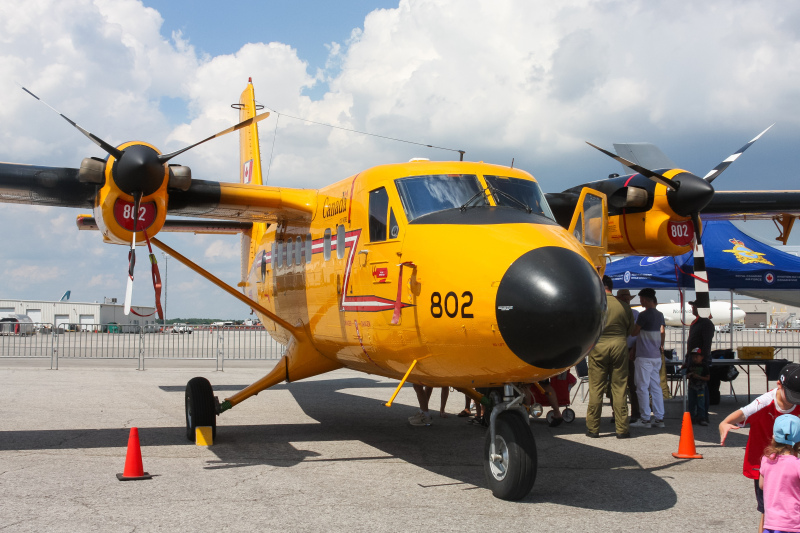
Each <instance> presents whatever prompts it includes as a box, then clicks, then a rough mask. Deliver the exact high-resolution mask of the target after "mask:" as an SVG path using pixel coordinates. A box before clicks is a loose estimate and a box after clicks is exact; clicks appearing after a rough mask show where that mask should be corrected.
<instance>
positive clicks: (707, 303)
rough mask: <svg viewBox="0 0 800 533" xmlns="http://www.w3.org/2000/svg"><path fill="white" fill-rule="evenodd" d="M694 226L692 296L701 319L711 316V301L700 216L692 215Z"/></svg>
mask: <svg viewBox="0 0 800 533" xmlns="http://www.w3.org/2000/svg"><path fill="white" fill-rule="evenodd" d="M692 224H694V237H695V249H694V296H695V302H696V303H697V314H699V315H700V316H701V317H703V318H708V317H709V316H710V315H711V300H710V298H709V297H708V272H707V271H706V258H705V253H704V252H703V243H702V241H701V240H700V215H699V214H698V213H692Z"/></svg>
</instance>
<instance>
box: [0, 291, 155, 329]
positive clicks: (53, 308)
mask: <svg viewBox="0 0 800 533" xmlns="http://www.w3.org/2000/svg"><path fill="white" fill-rule="evenodd" d="M133 309H134V310H135V311H136V312H137V313H139V314H141V315H150V316H146V317H139V316H136V315H134V314H133V313H131V314H130V315H128V316H125V313H124V312H123V305H122V304H119V303H117V299H116V298H106V302H105V303H97V302H94V303H80V302H70V301H63V302H49V301H44V300H4V299H0V318H2V317H5V316H6V315H8V314H12V313H13V314H19V315H28V316H29V317H31V320H32V321H33V322H34V323H41V324H54V325H55V327H56V328H58V327H60V326H63V327H64V328H67V327H68V326H69V324H75V325H80V326H81V329H90V330H94V329H100V327H99V325H100V324H110V323H116V324H121V325H128V324H135V325H141V326H144V325H146V324H156V323H157V321H158V317H157V316H156V315H155V314H152V313H154V311H155V307H144V306H139V305H134V306H133Z"/></svg>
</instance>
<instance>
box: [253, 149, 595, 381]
mask: <svg viewBox="0 0 800 533" xmlns="http://www.w3.org/2000/svg"><path fill="white" fill-rule="evenodd" d="M464 174H468V175H475V176H477V178H478V180H479V181H480V184H481V187H486V182H485V180H484V177H483V176H484V175H486V174H490V175H496V176H504V177H509V178H518V179H525V180H533V178H532V176H530V175H529V174H527V173H525V172H523V171H520V170H516V169H510V168H508V167H499V166H494V165H487V164H483V163H462V162H441V163H434V162H412V163H407V164H397V165H386V166H380V167H375V168H372V169H369V170H367V171H365V172H362V173H360V174H358V175H356V176H353V177H350V178H347V179H345V180H342V181H340V182H338V183H335V184H333V185H331V186H329V187H325V188H324V189H321V190H319V191H318V193H317V205H316V208H315V210H314V214H313V217H312V218H311V220H309V221H303V222H297V221H294V222H292V221H284V222H280V223H278V224H273V225H270V226H269V227H268V228H266V230H265V231H263V233H262V232H260V231H258V230H254V232H253V234H254V238H257V237H256V236H257V235H259V233H261V234H262V236H261V237H260V238H258V240H257V241H256V246H254V247H253V250H254V251H255V253H254V256H253V257H251V260H250V269H249V274H248V278H247V282H246V284H245V286H246V289H245V292H246V293H247V294H248V295H249V296H250V297H251V298H253V299H254V300H257V301H258V302H259V303H260V304H262V305H263V306H264V307H265V308H267V309H269V310H270V311H273V312H274V313H276V314H277V315H278V316H280V317H282V318H284V319H285V320H286V321H287V322H288V323H290V324H292V325H296V326H301V325H303V326H307V331H308V332H309V336H310V339H311V344H312V345H313V348H314V349H315V350H316V351H318V352H319V354H321V355H322V356H323V357H324V358H326V359H329V360H331V361H335V362H337V363H338V364H341V365H342V366H346V367H348V368H352V369H355V370H359V371H363V372H366V373H371V374H378V375H382V376H387V377H391V378H397V379H399V378H401V377H402V376H403V375H404V374H405V372H406V371H407V370H408V368H409V366H410V365H411V363H412V362H413V361H414V360H417V361H418V363H417V365H416V367H415V368H414V371H413V372H412V374H411V376H410V377H409V380H410V381H412V382H416V383H424V384H428V385H433V386H444V385H450V386H461V387H482V386H483V387H485V386H491V385H499V384H502V383H508V382H532V381H537V380H540V379H544V378H546V377H549V376H551V375H555V374H557V373H559V372H561V371H563V370H564V369H565V368H569V367H570V366H572V365H573V364H575V363H576V362H577V361H578V360H579V359H580V358H581V357H583V356H584V355H585V353H586V352H587V351H588V350H589V349H590V348H591V345H593V344H594V341H595V340H596V338H597V335H598V334H599V328H600V325H601V324H602V322H601V321H602V319H603V313H604V310H605V299H604V296H601V295H602V294H603V292H602V287H601V285H600V281H599V278H598V276H597V274H596V272H595V271H594V267H593V266H592V264H591V262H590V259H589V257H588V255H587V254H586V252H585V251H584V250H583V248H582V246H581V245H580V244H579V243H578V242H577V241H576V240H575V239H574V238H573V237H572V236H571V235H569V234H568V232H567V231H566V230H565V229H564V228H562V227H560V226H558V225H557V224H555V223H554V222H552V221H551V220H549V219H547V218H546V217H544V216H537V215H530V214H528V213H525V212H524V211H523V210H521V209H519V208H516V207H498V206H496V205H495V203H494V201H493V200H492V199H491V195H489V197H490V198H489V200H488V201H487V204H488V205H484V206H482V207H467V208H465V209H462V210H459V209H452V210H450V211H448V212H447V213H445V215H446V216H444V217H442V216H436V217H434V216H429V217H418V218H416V219H415V220H413V221H411V222H409V220H408V216H407V208H408V206H404V205H403V202H402V201H401V197H400V194H399V193H398V188H397V187H396V186H395V180H396V179H398V178H405V177H409V176H428V175H438V176H446V175H464ZM381 189H383V191H381ZM371 195H372V200H371ZM377 196H381V197H382V198H383V200H381V199H377V200H376V197H377ZM387 200H388V210H389V211H388V214H387V211H386V208H383V218H384V220H383V221H380V220H376V219H375V217H374V216H373V220H372V223H373V227H372V228H371V227H370V221H371V219H370V214H371V213H370V201H373V202H376V201H377V202H381V201H382V202H384V203H385V202H386V201H387ZM380 205H384V204H380ZM374 211H375V207H374V205H373V213H372V214H373V215H374ZM377 218H378V219H380V218H381V216H380V215H379V216H378V217H377ZM382 225H383V227H382ZM371 229H372V232H371ZM536 250H539V252H537V251H536ZM540 252H541V253H540ZM526 254H528V255H527V256H526ZM523 256H525V258H523ZM562 257H563V258H564V259H563V260H562V259H561V258H562ZM562 262H563V263H568V264H552V263H562ZM547 263H551V264H547ZM512 265H515V266H514V268H511V267H512ZM573 271H574V272H577V273H572V274H570V273H571V272H573ZM552 276H555V278H552ZM558 276H562V277H561V278H559V277H558ZM565 276H566V277H565ZM506 278H508V279H509V281H504V280H505V279H506ZM511 278H513V279H511ZM528 278H530V280H528ZM551 278H552V279H551ZM591 278H594V279H591ZM518 283H523V284H528V285H531V286H532V287H533V288H532V289H531V291H532V292H530V294H532V295H533V296H532V297H531V298H530V300H534V301H531V302H530V305H529V307H530V308H527V307H526V306H528V303H526V301H525V300H524V298H523V301H522V302H518V303H515V304H513V305H504V304H503V301H501V299H502V298H506V299H507V298H512V299H513V298H517V297H522V296H521V295H522V294H524V293H525V290H526V289H523V290H522V291H518V290H516V288H515V287H516V285H512V284H518ZM501 285H503V286H504V288H503V289H502V290H501V291H500V292H501V293H503V294H505V296H502V295H501V296H502V297H501V298H499V297H498V290H499V289H500V287H501ZM572 287H575V288H576V289H575V290H572ZM398 288H399V289H398ZM575 291H579V292H582V293H584V294H576V293H575ZM601 298H602V301H601ZM564 300H567V301H564ZM554 306H555V307H554ZM523 307H525V310H523ZM559 314H560V315H561V316H555V315H559ZM498 317H500V318H499V319H498ZM261 319H262V322H263V323H264V324H265V326H266V327H267V329H269V330H270V332H271V334H272V335H273V336H274V337H275V338H276V339H278V340H279V341H281V342H284V343H287V344H288V343H289V341H290V334H289V332H287V331H286V330H285V329H283V328H280V327H279V326H276V325H275V324H274V323H273V322H271V321H270V320H268V319H266V317H263V316H262V317H261ZM528 336H529V343H530V346H527V345H526V343H527V342H528V340H527V337H528ZM509 343H510V344H511V345H512V346H509ZM540 348H541V349H540ZM537 350H539V351H537ZM522 352H524V353H523V355H522V356H520V355H519V354H520V353H522ZM545 352H546V353H545ZM524 359H527V360H524Z"/></svg>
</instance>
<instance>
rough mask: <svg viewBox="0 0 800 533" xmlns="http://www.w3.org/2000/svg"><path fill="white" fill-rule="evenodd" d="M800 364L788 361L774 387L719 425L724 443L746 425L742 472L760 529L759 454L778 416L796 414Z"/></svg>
mask: <svg viewBox="0 0 800 533" xmlns="http://www.w3.org/2000/svg"><path fill="white" fill-rule="evenodd" d="M799 403H800V365H798V364H797V363H791V364H788V365H786V366H785V367H783V370H781V376H780V378H778V386H777V387H775V388H774V389H772V390H771V391H769V392H767V393H765V394H762V395H761V396H759V397H758V398H756V399H755V400H753V402H752V403H750V404H748V405H746V406H745V407H743V408H741V409H738V410H736V411H734V412H733V413H731V414H730V415H728V417H727V418H725V420H723V421H722V422H720V424H719V439H720V440H719V443H720V444H721V445H722V446H724V445H725V438H726V437H727V436H728V432H729V431H730V430H732V429H739V428H742V427H744V426H745V425H747V424H750V434H749V435H748V437H747V448H746V449H745V452H744V465H743V467H742V474H744V476H745V477H747V478H750V479H752V480H754V484H755V491H756V502H757V506H756V509H758V512H760V513H761V527H759V531H763V530H764V492H763V491H762V489H760V488H759V486H758V476H759V474H760V472H759V471H760V468H761V457H762V455H764V448H766V447H767V445H768V444H769V443H770V442H771V441H772V426H773V424H774V422H775V419H776V418H778V417H779V416H781V415H788V414H792V415H795V416H797V415H800V406H798V405H797V404H799Z"/></svg>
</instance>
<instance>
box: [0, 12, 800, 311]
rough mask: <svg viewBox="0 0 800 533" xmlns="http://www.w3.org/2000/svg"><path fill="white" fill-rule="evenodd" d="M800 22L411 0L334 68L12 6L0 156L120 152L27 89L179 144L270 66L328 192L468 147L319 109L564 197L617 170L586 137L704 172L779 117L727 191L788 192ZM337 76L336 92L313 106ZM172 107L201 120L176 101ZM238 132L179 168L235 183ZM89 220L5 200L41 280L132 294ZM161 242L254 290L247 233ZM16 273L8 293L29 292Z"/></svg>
mask: <svg viewBox="0 0 800 533" xmlns="http://www.w3.org/2000/svg"><path fill="white" fill-rule="evenodd" d="M799 23H800V6H798V5H795V4H792V3H786V2H778V1H777V0H766V1H763V2H758V3H755V2H738V3H730V2H724V1H722V0H716V1H709V2H695V3H689V2H678V3H675V2H673V3H669V2H648V1H646V0H625V1H615V2H608V1H605V0H564V1H561V2H544V1H539V0H536V1H528V0H510V1H507V2H495V3H487V2H481V1H479V0H400V1H399V3H398V6H397V8H395V9H381V10H375V11H374V12H372V13H370V14H369V15H367V16H366V18H365V19H364V20H363V21H356V23H355V25H357V26H358V27H356V28H354V31H353V32H352V34H351V35H350V38H349V39H348V40H347V41H345V42H342V43H329V44H328V47H329V51H330V55H329V60H328V62H327V64H326V67H325V69H324V70H322V71H317V72H309V67H308V64H307V63H306V62H305V61H304V60H303V58H301V57H298V54H297V50H296V49H295V48H294V47H293V46H292V43H277V42H270V43H248V44H244V43H243V44H242V46H241V47H240V48H239V49H238V50H237V51H236V52H235V53H232V54H228V55H220V56H201V55H199V54H198V53H197V52H196V50H195V48H194V46H193V44H192V43H193V40H197V39H200V36H193V35H181V34H178V33H176V34H172V35H164V34H163V31H162V19H161V16H160V15H159V14H158V12H157V11H155V10H153V9H151V8H147V7H145V6H144V5H143V4H142V2H141V1H139V0H95V1H90V0H59V1H56V0H25V2H24V3H23V2H22V0H6V1H4V2H2V3H0V91H1V92H2V95H3V99H2V101H0V102H1V103H0V124H2V126H0V160H3V161H14V162H21V163H35V164H44V165H53V166H70V167H75V166H77V165H78V164H79V163H80V160H81V159H82V158H83V157H86V156H90V155H94V156H104V155H105V154H103V153H102V151H101V150H99V149H98V148H97V147H96V146H95V145H94V144H92V143H91V142H89V141H87V140H86V139H85V138H84V137H82V136H81V135H80V134H79V133H78V132H77V131H75V130H74V129H73V128H72V127H71V126H70V125H69V124H67V123H66V122H65V121H64V120H62V119H61V118H60V117H58V116H57V115H55V114H54V113H52V111H50V110H48V109H47V108H45V107H44V106H42V105H41V103H39V102H36V101H35V100H34V99H32V98H31V97H30V96H28V95H27V94H25V93H23V92H22V91H21V90H19V88H18V87H16V86H15V85H14V84H13V81H14V80H18V81H20V82H22V83H23V84H25V85H26V86H29V87H30V88H31V90H33V92H35V93H37V94H38V95H39V96H41V97H42V98H44V99H45V100H46V101H48V102H49V103H50V104H51V105H53V106H55V107H56V108H57V109H59V110H60V111H61V112H63V113H65V114H66V115H67V116H69V117H70V118H72V119H73V120H76V121H77V122H78V123H79V124H81V125H82V126H83V127H85V128H86V129H88V130H89V131H92V132H93V133H95V134H97V135H99V136H100V137H102V138H103V139H105V140H107V141H109V142H111V143H112V144H113V143H121V142H124V141H128V140H132V139H139V140H147V141H149V142H152V143H153V144H155V145H156V146H158V147H159V148H161V149H162V150H163V151H172V150H175V149H178V148H181V147H183V146H186V145H188V144H191V143H193V142H196V141H198V140H200V139H202V138H205V137H206V136H208V135H210V134H213V133H215V132H217V131H220V130H222V129H224V128H227V127H229V126H230V125H232V124H233V123H235V122H236V120H237V119H238V114H237V113H236V112H235V111H234V110H232V109H231V108H230V104H231V103H233V102H235V101H237V100H238V96H239V94H240V92H241V91H242V89H243V88H244V86H245V83H246V81H247V79H248V78H249V77H252V78H253V80H254V83H255V88H256V98H257V100H258V101H259V102H260V103H262V104H264V105H266V106H268V107H269V108H270V109H272V110H274V111H277V113H273V115H272V116H271V117H270V118H269V119H268V120H266V121H264V122H262V123H261V126H260V136H261V149H262V161H263V165H264V169H265V171H266V169H267V168H269V172H270V178H269V180H270V184H274V185H283V186H303V187H318V186H322V185H324V184H326V183H330V182H333V181H337V180H339V179H343V178H345V177H347V176H349V175H352V174H355V173H357V172H359V171H361V170H363V169H364V168H367V167H369V166H372V165H376V164H382V163H387V162H398V161H405V160H408V159H409V158H411V157H418V156H423V157H430V158H432V159H451V158H456V157H457V155H458V154H455V153H453V152H445V151H438V150H431V149H427V148H424V147H420V146H416V145H412V144H406V143H396V142H392V141H388V140H386V139H379V138H375V137H370V136H365V135H359V134H356V133H351V132H346V131H343V130H341V129H330V128H326V127H324V126H319V125H316V124H311V123H308V122H303V121H299V120H296V119H294V118H291V117H302V118H304V119H308V120H310V121H315V122H322V123H326V124H332V125H335V126H338V127H341V128H349V129H355V130H359V131H369V132H373V133H375V134H379V135H383V136H387V137H395V138H401V139H406V140H411V141H417V142H422V143H424V144H433V145H436V146H442V147H447V148H455V149H464V150H467V159H471V160H485V161H488V162H493V163H502V164H508V163H510V162H511V159H512V157H513V158H515V159H516V166H521V167H523V168H525V169H527V170H530V171H532V173H533V174H534V175H536V176H537V177H539V178H540V179H541V181H542V182H543V185H544V188H545V190H548V191H558V190H562V189H565V188H567V187H571V186H573V185H576V184H578V183H581V182H582V181H586V180H589V179H597V178H599V177H602V176H604V175H605V174H607V173H608V172H609V171H617V170H618V169H617V166H616V164H615V163H613V162H611V161H609V160H606V159H605V158H604V157H603V156H601V155H599V154H596V153H594V152H592V151H591V149H589V148H587V147H586V145H585V144H584V141H585V140H591V141H593V142H596V143H599V144H601V145H604V146H606V147H610V146H611V143H613V142H624V141H651V142H656V143H658V144H659V145H660V146H661V147H662V148H664V149H665V151H666V152H667V153H668V154H669V155H670V156H671V157H672V158H673V159H675V160H676V161H678V162H679V164H682V166H685V167H686V168H689V169H690V170H694V171H695V172H705V171H706V170H708V169H709V168H711V167H713V166H714V165H716V164H717V163H718V162H719V161H721V160H722V159H723V158H724V157H726V156H727V155H729V154H730V153H732V152H733V151H735V149H736V148H738V147H739V146H741V145H742V144H744V142H746V141H747V140H749V139H750V138H752V136H753V135H755V134H756V133H758V132H759V131H761V130H762V129H763V128H764V127H766V126H767V125H768V124H770V123H771V122H774V121H776V120H779V121H780V123H779V125H778V126H777V127H776V128H775V129H774V132H770V134H769V137H765V139H764V140H762V141H760V144H766V145H767V146H769V145H772V146H775V147H777V148H774V149H773V152H770V153H771V154H773V155H772V156H771V157H764V156H763V155H762V157H760V158H759V157H757V156H755V154H752V155H751V154H750V153H748V154H747V155H746V156H745V157H743V158H742V159H741V162H738V161H737V164H736V165H734V166H733V167H731V170H730V171H728V173H726V176H725V178H724V180H722V179H721V180H718V181H717V182H715V186H716V185H717V184H718V183H719V184H720V186H722V187H726V186H728V187H730V186H738V187H740V188H745V187H747V186H748V185H751V184H750V182H749V181H748V178H749V177H750V176H752V175H753V174H754V173H755V172H758V173H759V175H760V174H761V173H764V174H770V175H771V176H775V177H774V178H773V179H774V180H775V181H776V183H775V187H774V188H781V187H793V186H794V185H791V184H790V183H788V182H784V183H782V182H780V180H781V179H783V180H788V179H789V178H788V177H784V174H785V172H779V171H778V170H779V168H781V169H785V168H795V167H796V166H797V162H796V161H794V160H793V159H791V157H795V158H796V157H797V156H792V155H791V154H789V151H790V150H791V152H792V154H793V153H794V152H795V151H796V150H794V149H793V148H790V147H793V146H795V145H796V139H797V130H798V127H799V126H800V110H798V108H797V106H796V101H797V97H798V92H800V89H798V87H800V65H799V64H798V63H797V61H796V59H795V58H796V57H797V56H798V52H800V36H799V35H798V32H797V29H796V28H797V27H799V26H798V24H799ZM321 87H323V88H325V87H326V88H327V90H326V91H318V92H321V93H322V94H321V96H319V97H315V98H314V99H312V98H310V97H308V96H306V92H307V90H308V89H310V88H316V89H318V90H319V89H320V88H321ZM172 101H179V102H181V104H182V105H183V107H184V108H185V109H186V110H187V115H186V116H185V117H182V118H181V119H180V120H177V121H176V119H175V116H174V114H172V113H168V112H167V111H166V110H165V109H166V107H167V106H168V105H169V102H172ZM237 142H238V139H237V136H236V135H229V136H227V137H224V138H222V139H217V140H214V141H212V142H209V143H206V144H204V145H203V146H202V147H199V148H197V149H195V150H192V151H190V152H187V153H186V154H183V155H182V156H180V158H178V159H179V160H176V161H175V162H177V163H181V164H186V165H189V166H191V167H192V170H193V175H194V177H195V178H199V179H210V180H223V181H236V180H238V175H239V170H238V166H239V162H238V146H237ZM759 146H760V145H759ZM273 147H274V157H273V158H272V161H271V164H270V154H271V153H272V151H273ZM756 150H768V149H767V148H763V149H762V148H757V149H753V151H754V152H755V151H756ZM764 153H767V152H762V154H764ZM749 159H752V160H753V162H752V163H751V162H750V161H748V160H749ZM748 165H754V166H748ZM776 165H779V166H776ZM61 213H67V214H61ZM76 213H77V212H76V211H75V210H68V211H59V210H57V209H52V208H44V209H35V210H31V209H29V208H25V207H17V206H3V208H2V211H0V220H2V221H3V223H4V227H6V228H15V229H16V228H20V229H19V231H16V230H15V231H13V232H8V230H7V231H6V234H7V241H4V243H5V244H6V246H4V256H5V257H4V258H3V264H5V265H8V261H12V262H13V261H14V260H15V258H19V259H17V260H22V259H24V260H25V261H28V260H30V259H33V258H40V260H41V266H39V267H36V268H38V269H39V270H34V272H38V273H39V275H40V277H47V276H44V275H43V274H42V273H43V272H47V273H52V270H48V269H51V268H53V267H50V266H49V265H47V266H46V265H45V263H46V261H45V259H42V258H45V257H47V258H53V259H47V260H48V261H49V260H53V261H58V263H59V272H60V273H59V277H60V280H59V283H61V285H63V284H64V283H65V282H66V281H65V278H67V277H68V276H73V278H72V279H74V280H75V281H73V282H72V283H78V282H79V280H83V281H80V282H82V283H85V284H86V292H87V293H88V294H90V296H89V297H87V299H98V298H100V297H102V296H104V295H107V294H106V293H107V292H109V291H117V295H118V296H121V295H122V294H123V291H124V281H125V278H124V273H125V270H126V268H127V259H126V256H127V252H126V250H125V248H124V247H121V246H114V247H109V246H104V245H101V244H100V242H101V240H100V238H99V236H98V235H97V234H89V233H88V232H80V234H79V233H78V232H77V231H75V230H74V216H75V214H76ZM26 228H27V229H26ZM29 230H32V231H29ZM164 240H166V241H168V242H170V243H176V242H177V243H178V244H179V245H180V250H179V251H184V252H186V254H187V255H189V256H191V257H195V258H203V259H204V260H206V261H209V262H212V263H214V266H215V268H216V269H218V270H219V271H220V272H223V273H225V274H224V275H225V276H227V277H226V280H227V281H229V282H231V283H234V284H235V283H236V282H237V281H238V280H237V279H236V278H237V277H238V272H239V269H238V265H237V263H238V257H239V253H238V239H237V238H235V237H232V238H227V237H226V238H221V239H219V240H213V241H211V240H203V239H198V238H196V237H187V236H175V235H170V236H166V237H164ZM140 250H141V249H140ZM139 256H140V261H139V265H138V268H137V294H143V292H142V291H139V290H138V287H139V286H140V280H147V278H148V277H149V273H148V272H147V269H148V263H147V261H146V259H145V258H146V253H145V252H144V251H141V252H140V253H139ZM158 257H159V259H161V257H162V256H161V255H159V256H158ZM26 264H28V263H26ZM162 267H163V265H162ZM169 268H170V273H169V274H170V280H171V281H172V278H173V276H180V281H179V283H175V284H174V285H171V286H170V291H171V292H170V302H174V303H171V304H170V307H171V308H176V309H181V308H180V307H178V306H179V305H181V304H179V303H178V302H180V301H186V302H188V304H187V305H191V306H192V307H187V308H186V309H191V310H193V311H194V310H198V309H204V308H205V309H212V310H214V312H212V313H211V315H215V316H224V315H226V313H218V312H217V311H218V310H220V309H221V308H220V305H225V306H228V303H229V302H230V305H229V306H228V307H224V308H223V309H225V310H229V311H230V313H231V314H230V315H229V316H233V315H234V314H235V313H236V312H237V311H236V310H237V309H239V310H240V309H241V307H242V306H241V305H239V304H238V303H236V302H232V301H230V300H224V302H225V303H224V304H220V303H219V301H220V299H221V298H218V297H216V296H215V297H213V301H212V298H211V297H207V296H205V293H204V292H203V291H206V292H207V293H208V294H213V290H210V291H209V289H208V285H207V283H206V282H204V281H199V278H197V277H196V275H195V274H193V273H192V272H190V271H188V270H186V269H185V268H183V267H181V266H179V265H177V263H176V262H172V261H170V263H169ZM75 269H77V272H76V271H75ZM12 270H14V269H12ZM14 272H18V271H17V270H14ZM69 272H71V274H68V273H69ZM88 272H91V276H90V275H89V274H88ZM15 275H17V274H15ZM10 279H16V278H10ZM112 280H119V281H118V282H117V285H116V286H115V285H114V283H113V282H112ZM0 283H2V284H3V285H0V287H2V288H3V289H4V292H6V293H14V291H17V289H18V287H17V286H14V287H12V286H9V283H10V281H9V279H6V280H4V281H2V282H0ZM148 283H149V281H148ZM201 287H206V289H202V288H201ZM73 288H75V287H73ZM92 289H94V290H96V292H94V293H93V292H91V291H92ZM31 290H33V289H32V287H31V286H30V285H28V286H27V288H26V293H27V294H30V292H31ZM38 290H41V291H42V292H47V293H48V294H49V293H51V292H54V291H55V289H54V287H52V286H45V285H42V286H41V287H40V289H38ZM55 292H57V291H55ZM198 292H199V293H200V294H198ZM39 297H44V295H39ZM204 306H205V307H204ZM180 314H182V315H184V316H188V315H189V314H191V313H189V312H181V313H180ZM211 315H209V316H211Z"/></svg>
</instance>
